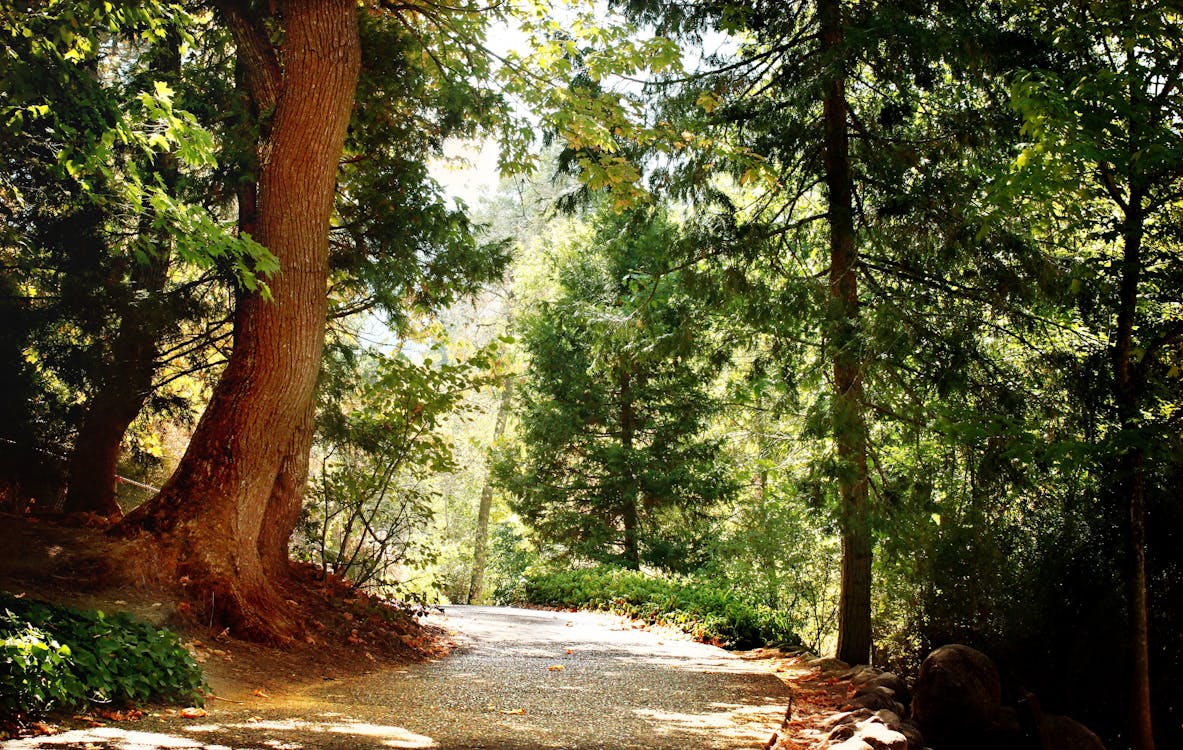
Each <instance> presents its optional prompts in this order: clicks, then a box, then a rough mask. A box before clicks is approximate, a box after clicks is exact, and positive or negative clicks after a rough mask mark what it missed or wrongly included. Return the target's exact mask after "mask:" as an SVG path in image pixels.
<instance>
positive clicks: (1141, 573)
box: [1113, 188, 1154, 750]
mask: <svg viewBox="0 0 1183 750" xmlns="http://www.w3.org/2000/svg"><path fill="white" fill-rule="evenodd" d="M1144 200H1145V196H1144V195H1143V194H1142V192H1141V191H1139V190H1138V189H1136V188H1135V189H1132V190H1131V191H1130V196H1129V201H1128V206H1127V208H1126V211H1125V226H1124V228H1123V232H1122V241H1123V248H1122V250H1123V254H1122V261H1121V266H1120V269H1121V270H1120V273H1121V279H1120V281H1119V287H1118V293H1119V296H1120V298H1119V300H1118V313H1117V330H1116V335H1115V337H1114V346H1113V389H1114V399H1115V401H1116V402H1117V410H1118V418H1119V420H1120V424H1121V430H1122V432H1123V433H1125V434H1133V433H1135V432H1136V431H1137V430H1138V429H1139V422H1140V418H1139V411H1140V401H1141V390H1142V387H1141V383H1140V382H1139V380H1140V379H1139V377H1138V373H1137V369H1136V367H1135V364H1134V346H1133V341H1134V323H1135V317H1136V315H1137V308H1138V284H1139V281H1140V277H1141V271H1142V239H1143V235H1144V232H1145V216H1144V215H1143V213H1142V211H1143V209H1142V204H1143V201H1144ZM1137 440H1138V438H1136V437H1135V443H1134V445H1133V447H1131V448H1129V449H1128V452H1127V453H1126V455H1125V456H1124V457H1123V460H1122V463H1121V467H1122V472H1121V482H1122V489H1124V491H1125V493H1126V495H1125V499H1126V509H1125V511H1126V512H1125V514H1124V515H1125V517H1126V545H1127V546H1126V554H1125V567H1126V570H1125V580H1126V600H1127V606H1128V608H1129V613H1128V618H1129V619H1128V627H1129V636H1130V648H1131V649H1132V651H1133V654H1132V656H1133V658H1132V660H1131V664H1130V721H1131V728H1132V730H1133V732H1132V734H1133V746H1134V748H1135V750H1154V731H1153V723H1152V720H1151V712H1150V626H1149V614H1148V613H1149V606H1148V604H1147V592H1146V460H1145V453H1144V450H1143V448H1142V446H1141V445H1140V444H1139V443H1138V442H1137Z"/></svg>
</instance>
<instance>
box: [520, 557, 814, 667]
mask: <svg viewBox="0 0 1183 750" xmlns="http://www.w3.org/2000/svg"><path fill="white" fill-rule="evenodd" d="M515 594H516V595H515V597H514V598H515V599H516V600H517V601H519V602H522V603H527V604H537V605H542V606H552V607H571V608H576V609H599V610H606V611H609V612H616V613H618V614H622V615H625V616H628V617H633V618H636V619H638V620H644V621H646V622H649V623H652V624H659V625H671V626H674V627H677V628H680V629H681V630H683V631H685V632H687V633H689V634H691V635H693V636H694V637H695V638H698V639H699V640H704V641H713V642H718V643H720V644H722V645H724V646H726V647H727V648H754V647H757V646H765V645H784V646H797V645H800V643H801V640H800V639H799V638H798V637H797V634H796V633H795V632H793V630H792V628H791V627H790V626H789V622H788V618H787V616H786V615H785V613H783V612H778V611H776V610H773V609H771V608H770V607H766V606H761V605H753V604H750V603H748V602H746V601H744V600H742V599H740V598H739V597H738V596H736V595H735V594H733V593H731V592H729V591H724V590H722V589H718V588H714V587H712V586H710V585H709V584H704V583H702V582H699V581H694V580H693V579H689V578H686V579H680V578H672V577H664V576H653V575H646V574H645V573H640V572H638V571H633V570H624V569H621V568H614V567H608V566H602V567H597V568H586V569H582V570H563V571H532V572H527V573H526V575H525V576H524V577H523V579H522V583H521V585H520V586H519V587H518V589H517V591H516V592H515Z"/></svg>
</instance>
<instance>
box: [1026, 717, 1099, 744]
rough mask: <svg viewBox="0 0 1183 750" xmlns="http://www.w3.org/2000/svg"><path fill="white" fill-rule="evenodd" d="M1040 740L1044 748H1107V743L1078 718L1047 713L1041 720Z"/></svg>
mask: <svg viewBox="0 0 1183 750" xmlns="http://www.w3.org/2000/svg"><path fill="white" fill-rule="evenodd" d="M1039 741H1040V743H1041V744H1042V745H1043V748H1044V750H1105V743H1103V742H1101V738H1100V737H1098V736H1097V735H1095V734H1093V731H1092V730H1091V729H1089V728H1088V727H1086V726H1085V725H1084V724H1081V723H1080V722H1079V721H1077V720H1076V719H1071V718H1069V717H1067V716H1060V715H1059V714H1047V715H1046V716H1044V717H1043V720H1042V721H1040V722H1039Z"/></svg>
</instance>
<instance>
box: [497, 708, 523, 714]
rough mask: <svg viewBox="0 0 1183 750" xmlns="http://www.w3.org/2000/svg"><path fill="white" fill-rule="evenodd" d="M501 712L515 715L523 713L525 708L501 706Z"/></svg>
mask: <svg viewBox="0 0 1183 750" xmlns="http://www.w3.org/2000/svg"><path fill="white" fill-rule="evenodd" d="M501 713H503V714H515V715H516V714H524V713H526V709H524V708H503V709H501Z"/></svg>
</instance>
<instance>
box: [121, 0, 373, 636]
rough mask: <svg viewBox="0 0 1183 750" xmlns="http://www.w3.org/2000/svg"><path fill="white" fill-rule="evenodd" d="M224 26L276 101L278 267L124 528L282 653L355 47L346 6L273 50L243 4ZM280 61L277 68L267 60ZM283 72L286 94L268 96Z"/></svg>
mask: <svg viewBox="0 0 1183 750" xmlns="http://www.w3.org/2000/svg"><path fill="white" fill-rule="evenodd" d="M221 7H222V10H223V13H224V15H225V16H226V17H227V21H228V23H229V26H230V28H231V30H232V31H233V32H234V35H235V40H236V42H237V44H238V48H239V55H240V60H243V61H244V62H245V64H246V66H247V67H248V79H250V78H251V77H252V76H253V77H254V79H253V80H254V81H255V82H254V83H253V84H252V86H253V88H252V95H253V96H254V98H255V99H256V102H257V103H258V102H265V101H266V96H261V95H260V94H259V91H260V90H261V89H262V88H263V87H272V88H273V89H274V90H275V91H276V92H277V93H276V97H275V109H274V115H273V119H272V121H271V126H270V130H269V134H268V136H267V138H266V140H265V142H264V144H263V148H262V149H261V158H260V167H259V175H258V207H257V217H256V227H257V229H256V236H255V239H257V240H259V241H260V242H261V243H262V244H263V245H265V246H266V247H267V248H268V249H270V251H271V252H272V253H274V254H275V256H276V257H277V258H278V259H279V262H280V272H279V273H278V274H277V275H276V276H275V277H273V278H272V279H271V281H270V288H271V294H272V297H273V299H271V300H267V299H264V298H263V297H261V296H260V295H258V294H252V295H249V296H244V297H243V298H242V299H241V300H240V303H239V305H238V308H237V310H236V312H235V321H234V328H235V330H234V334H235V339H234V352H233V354H232V355H231V357H230V360H229V362H228V363H227V366H226V369H225V371H224V373H223V375H222V378H221V380H220V381H219V383H218V385H217V387H216V388H215V389H214V394H213V397H212V399H211V401H210V404H209V407H208V408H207V409H206V412H205V414H204V415H203V416H202V418H201V421H200V422H199V423H198V426H197V430H196V432H195V433H194V435H193V439H192V441H191V442H190V445H189V449H188V451H187V452H186V454H185V457H184V458H183V459H182V461H181V464H180V466H179V467H178V468H177V471H176V472H175V473H174V474H173V476H172V477H171V478H170V479H169V481H168V482H167V483H166V485H165V487H164V488H163V489H162V490H161V492H160V495H158V496H157V497H156V498H155V499H153V500H152V501H151V502H149V503H147V504H145V505H144V506H141V508H140V509H138V510H137V512H136V513H133V514H131V515H129V516H128V518H127V520H126V521H125V525H127V526H130V527H133V528H137V529H143V530H145V531H150V532H153V533H155V534H157V535H161V538H162V541H163V542H164V543H165V544H168V545H170V546H172V547H173V548H174V549H175V552H176V554H177V555H178V558H179V561H180V571H179V572H180V573H182V574H184V575H187V576H188V577H189V582H190V583H189V585H190V586H191V587H192V588H193V589H194V590H195V592H196V597H195V599H196V600H197V601H198V602H199V603H200V604H201V605H202V606H203V608H205V609H208V610H210V612H209V614H211V615H212V616H214V617H216V618H217V619H219V620H220V621H221V622H223V623H225V624H226V625H228V626H230V627H231V629H232V630H233V631H235V632H236V633H238V634H241V635H243V636H246V637H252V638H256V639H261V640H271V641H285V640H287V639H290V638H291V637H293V636H296V635H299V634H300V632H301V627H300V625H299V621H298V620H297V619H296V618H295V617H293V616H292V614H293V613H291V612H289V611H288V609H287V607H286V605H285V604H284V600H283V598H282V597H281V596H280V595H279V594H278V592H277V589H276V583H278V581H276V580H274V578H275V576H276V575H277V574H279V575H282V573H283V572H284V571H280V570H277V568H278V567H279V565H280V564H279V560H278V558H279V557H280V554H281V552H280V548H281V547H282V548H283V549H284V552H286V542H287V539H288V537H289V536H290V534H291V531H292V527H293V526H294V524H295V521H296V519H297V517H298V515H299V503H300V499H301V489H302V485H303V478H304V476H306V474H307V463H308V456H307V453H308V448H309V446H310V433H311V419H310V414H311V409H312V403H313V396H314V390H315V387H316V379H317V374H318V372H319V370H320V363H321V352H322V348H323V344H324V326H325V315H326V310H327V299H326V289H327V277H328V228H329V219H330V215H331V213H332V208H333V199H334V189H335V185H336V173H337V164H338V161H339V159H340V156H341V151H342V148H343V145H344V140H345V132H346V129H347V127H348V124H349V116H350V111H351V109H352V107H353V98H354V91H355V88H356V82H357V74H358V68H359V66H360V43H359V39H358V26H357V23H358V19H357V12H358V11H357V5H356V3H354V2H352V1H351V0H289V2H286V3H283V4H282V5H281V24H282V29H283V34H282V41H281V42H280V45H281V46H280V47H279V49H278V50H277V51H276V50H271V48H270V47H269V46H268V45H269V44H270V42H268V41H267V40H268V39H269V38H270V37H268V36H266V34H267V31H266V30H265V29H263V28H262V25H261V24H256V23H253V19H251V18H248V17H247V16H245V15H244V11H243V9H242V8H241V6H239V5H237V4H230V3H225V4H223V5H222V6H221ZM269 52H272V53H277V54H275V55H274V57H271V56H270V55H269V54H268V53H269ZM277 71H282V74H281V77H279V79H278V86H272V84H273V82H274V81H275V80H276V79H275V75H276V73H277Z"/></svg>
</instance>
